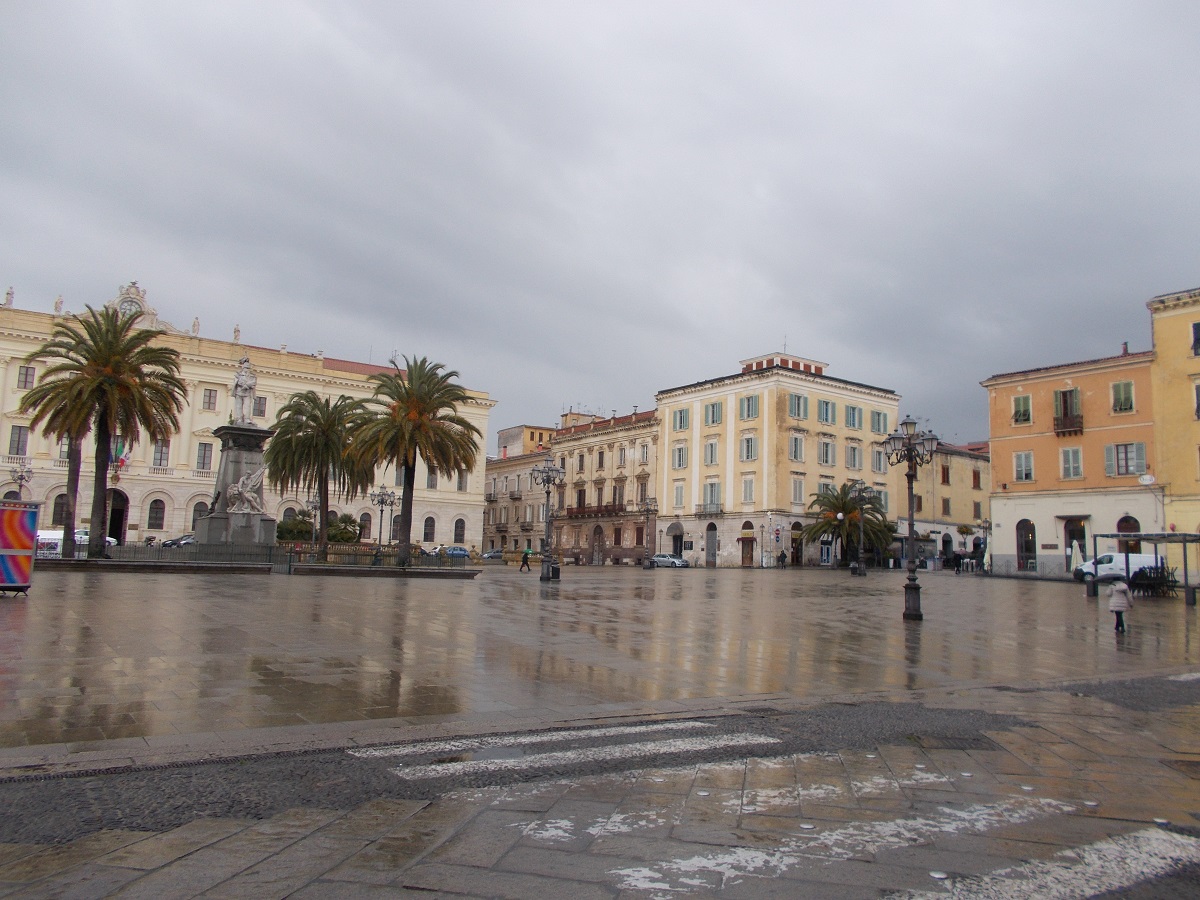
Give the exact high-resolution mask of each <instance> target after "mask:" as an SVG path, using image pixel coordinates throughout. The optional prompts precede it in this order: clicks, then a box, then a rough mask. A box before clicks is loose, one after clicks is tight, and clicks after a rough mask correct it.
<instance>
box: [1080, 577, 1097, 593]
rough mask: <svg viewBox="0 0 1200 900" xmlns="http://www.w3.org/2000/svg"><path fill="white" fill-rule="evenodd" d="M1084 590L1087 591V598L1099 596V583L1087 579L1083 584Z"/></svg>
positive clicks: (1093, 579) (1092, 579)
mask: <svg viewBox="0 0 1200 900" xmlns="http://www.w3.org/2000/svg"><path fill="white" fill-rule="evenodd" d="M1083 586H1084V589H1085V590H1086V591H1087V596H1088V597H1099V596H1100V583H1099V582H1098V581H1096V579H1095V578H1091V579H1088V580H1086V581H1084V583H1083Z"/></svg>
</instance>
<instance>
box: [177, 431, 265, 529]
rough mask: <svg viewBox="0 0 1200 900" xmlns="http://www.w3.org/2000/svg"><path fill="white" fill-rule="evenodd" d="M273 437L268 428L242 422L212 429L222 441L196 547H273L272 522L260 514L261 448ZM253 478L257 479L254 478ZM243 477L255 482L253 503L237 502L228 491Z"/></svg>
mask: <svg viewBox="0 0 1200 900" xmlns="http://www.w3.org/2000/svg"><path fill="white" fill-rule="evenodd" d="M272 434H274V432H273V431H272V430H271V429H268V428H259V427H258V426H256V425H251V424H242V423H238V424H233V425H222V426H221V427H220V428H215V429H213V435H214V436H216V437H218V438H220V440H221V462H220V465H219V466H218V467H217V479H216V493H215V494H214V496H213V508H212V512H210V513H209V514H208V515H207V516H204V517H203V518H202V519H200V520H199V521H197V522H196V543H197V544H200V545H204V544H232V545H234V546H237V547H273V546H274V545H275V519H274V518H272V517H271V516H268V515H267V514H266V513H264V512H261V511H260V510H261V509H262V474H263V445H264V444H265V443H266V441H267V439H268V438H269V437H270V436H271V435H272ZM255 475H257V476H258V477H257V479H254V476H255ZM243 476H246V477H247V480H251V479H254V480H255V482H256V486H255V487H254V497H251V498H250V500H251V501H252V502H247V500H246V499H245V498H242V499H237V498H236V497H235V492H233V491H231V487H232V486H235V485H237V484H238V483H239V481H241V479H242V478H243ZM247 506H249V507H251V508H246V507H247ZM234 507H242V508H234ZM254 507H257V509H255V508H254Z"/></svg>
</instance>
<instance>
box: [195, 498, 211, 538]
mask: <svg viewBox="0 0 1200 900" xmlns="http://www.w3.org/2000/svg"><path fill="white" fill-rule="evenodd" d="M207 515H208V504H207V503H205V502H204V501H203V500H201V501H200V502H199V503H197V504H196V505H195V506H193V507H192V531H195V530H196V523H197V522H199V521H200V520H201V519H203V518H204V517H205V516H207Z"/></svg>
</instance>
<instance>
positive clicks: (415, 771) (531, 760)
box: [389, 734, 781, 778]
mask: <svg viewBox="0 0 1200 900" xmlns="http://www.w3.org/2000/svg"><path fill="white" fill-rule="evenodd" d="M778 743H781V741H780V740H779V739H778V738H772V737H765V736H762V735H757V734H728V735H720V736H713V737H692V738H674V739H671V740H665V741H640V742H637V743H633V744H612V745H609V746H606V747H586V748H582V749H579V750H560V751H557V752H552V753H535V754H533V755H531V756H525V757H522V758H520V759H476V760H462V761H459V762H446V763H434V764H432V765H417V766H400V767H398V768H395V769H391V770H389V771H391V772H392V774H394V775H398V776H400V777H401V778H445V777H448V776H460V775H470V774H474V773H478V772H511V771H514V770H521V769H535V768H542V767H545V766H562V765H580V764H584V763H595V762H607V761H611V760H623V761H630V762H632V761H634V760H638V759H648V758H650V757H654V756H661V755H664V754H669V753H698V752H703V751H708V750H732V749H738V748H742V747H752V746H759V747H761V746H769V745H771V744H778Z"/></svg>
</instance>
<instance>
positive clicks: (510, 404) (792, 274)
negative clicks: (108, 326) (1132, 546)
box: [0, 0, 1200, 453]
mask: <svg viewBox="0 0 1200 900" xmlns="http://www.w3.org/2000/svg"><path fill="white" fill-rule="evenodd" d="M1198 58H1200V4H1197V3H1196V2H1194V0H1186V2H1149V0H1135V2H1125V3H1117V2H1104V0H1086V2H1077V3H1068V2H1052V0H1037V2H1013V0H1004V2H997V3H984V2H978V3H973V2H965V0H947V2H938V3H923V2H914V0H907V2H897V3H883V2H862V3H846V2H829V3H804V2H786V3H754V2H730V3H705V2H687V3H682V2H674V3H668V2H660V3H654V2H630V3H619V2H604V3H595V4H590V3H583V2H578V0H573V2H569V3H567V2H558V0H556V2H547V3H534V2H510V3H504V2H487V3H462V2H459V3H454V2H442V3H434V2H432V0H431V2H423V3H400V2H389V0H381V2H378V3H370V2H361V0H359V2H351V0H330V2H328V3H324V2H315V0H295V2H264V0H255V2H251V3H246V2H234V3H212V2H188V3H163V2H159V0H148V2H140V3H139V2H116V0H107V2H103V3H82V2H70V3H65V2H64V3H56V2H46V0H42V2H38V3H29V2H26V0H0V115H2V124H0V195H2V196H3V202H0V290H3V289H4V288H5V287H7V286H8V285H10V284H11V285H12V286H13V288H14V290H15V293H16V305H17V306H19V307H23V308H31V309H38V310H43V311H47V312H48V311H50V310H51V308H52V306H53V303H54V300H55V298H56V297H57V296H59V295H60V294H61V295H62V296H63V297H64V300H65V303H66V307H67V309H69V310H72V311H81V310H82V309H83V307H84V305H85V304H88V303H90V304H92V305H101V304H103V303H105V302H107V301H109V300H111V299H113V297H114V296H115V295H116V293H117V289H118V287H119V286H120V285H123V284H125V283H128V282H129V281H131V280H136V281H138V283H139V284H140V285H141V286H142V287H144V288H145V289H146V290H147V291H148V300H149V301H150V302H151V303H152V304H153V305H154V306H155V308H156V309H157V310H158V312H159V315H160V316H161V317H162V318H163V319H166V320H167V321H170V322H172V323H174V324H176V325H178V326H180V327H182V328H187V327H189V326H190V324H191V321H192V318H193V316H199V318H200V323H201V334H202V335H204V336H207V337H217V338H224V339H230V338H231V337H232V334H233V328H234V325H235V324H240V326H241V335H242V340H243V341H244V342H246V343H251V344H258V345H262V346H269V347H274V346H278V345H279V344H283V343H286V344H287V345H288V349H289V351H290V352H299V353H314V352H316V351H317V350H324V352H325V353H326V354H327V355H330V356H340V357H347V358H351V359H360V360H370V361H373V362H377V363H384V362H386V361H387V359H388V357H389V356H391V355H392V354H393V352H398V353H399V354H401V355H404V354H407V355H410V356H411V355H424V356H429V357H430V358H432V359H434V360H437V361H440V362H443V363H445V364H446V365H447V366H448V367H450V368H453V369H457V370H458V371H459V372H460V373H461V378H462V381H463V383H464V384H465V385H467V386H468V387H471V388H476V389H479V390H483V391H487V392H488V393H489V394H490V395H491V397H492V398H493V399H494V400H496V401H497V404H498V405H497V406H496V408H495V409H494V410H493V413H492V421H491V426H492V428H491V430H492V433H493V435H494V432H495V430H496V429H497V428H499V427H505V426H508V425H513V424H522V423H531V424H555V423H556V422H557V420H558V416H559V414H560V413H561V412H563V411H564V410H565V409H567V408H568V407H574V408H575V409H580V408H584V409H586V410H590V411H595V412H600V413H603V414H605V415H607V414H609V413H610V412H611V411H612V410H614V409H615V410H617V411H618V412H619V413H627V412H629V411H631V409H632V407H633V406H634V405H635V404H636V405H638V406H640V407H641V408H642V409H646V408H649V407H650V406H652V405H653V403H654V394H655V392H656V391H658V390H662V389H664V388H669V387H676V386H679V385H682V384H687V383H690V382H692V381H697V380H701V379H705V378H713V377H717V376H721V375H725V374H730V373H732V372H735V371H737V368H738V361H739V360H741V359H744V358H746V357H750V356H756V355H759V354H763V353H768V352H771V351H775V350H782V349H784V344H785V341H786V349H787V350H788V351H789V352H791V353H795V354H798V355H801V356H806V357H810V358H815V359H818V360H822V361H824V362H827V363H828V364H829V369H828V373H829V374H830V375H836V376H838V377H841V378H848V379H851V380H856V381H864V382H867V383H870V384H875V385H879V386H882V387H886V388H890V389H893V390H895V391H897V392H899V393H900V394H901V395H902V396H903V400H902V401H901V412H902V413H909V412H911V413H912V414H914V415H916V416H917V417H919V418H922V419H928V420H929V423H930V425H932V427H933V428H935V429H936V430H937V431H938V432H939V433H940V434H941V435H942V436H943V438H945V439H947V440H956V441H966V440H968V439H974V438H982V437H986V435H987V413H986V393H985V392H984V390H983V389H982V388H981V387H979V384H978V383H979V381H980V380H981V379H983V378H986V377H988V376H989V375H992V374H995V373H998V372H1004V371H1012V370H1016V369H1023V368H1029V367H1034V366H1041V365H1048V364H1052V363H1058V362H1069V361H1073V360H1079V359H1089V358H1093V357H1098V356H1108V355H1114V354H1116V353H1118V352H1120V347H1121V342H1122V341H1128V342H1129V344H1130V349H1131V350H1141V349H1148V348H1149V346H1150V327H1149V315H1148V313H1147V311H1146V308H1145V301H1146V300H1148V299H1149V298H1150V297H1152V296H1155V295H1157V294H1162V293H1167V292H1170V291H1175V290H1184V289H1188V288H1194V287H1197V286H1198V285H1200V257H1198V254H1197V250H1198V248H1200V196H1198V193H1200V192H1198V191H1197V187H1198V185H1200V168H1198V163H1197V160H1198V159H1200V151H1198V150H1197V147H1200V114H1198V113H1200V109H1198V107H1200V66H1197V65H1196V60H1197V59H1198ZM488 452H489V453H494V452H495V441H494V437H493V436H491V435H489V442H488Z"/></svg>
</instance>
